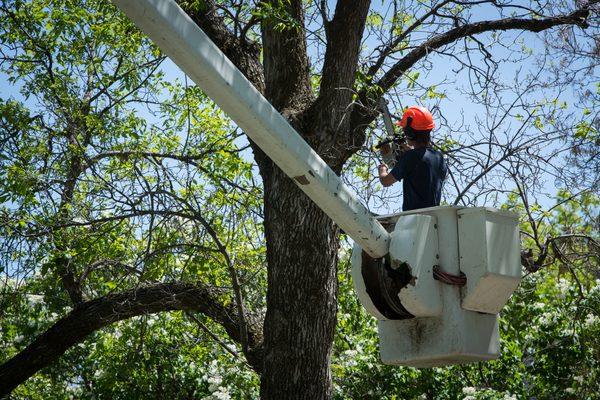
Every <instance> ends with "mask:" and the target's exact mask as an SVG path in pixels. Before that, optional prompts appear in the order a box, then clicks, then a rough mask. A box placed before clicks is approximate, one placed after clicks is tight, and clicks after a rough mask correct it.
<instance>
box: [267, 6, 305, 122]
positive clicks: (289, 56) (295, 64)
mask: <svg viewBox="0 0 600 400" xmlns="http://www.w3.org/2000/svg"><path fill="white" fill-rule="evenodd" d="M265 4H269V5H270V6H271V7H272V8H273V9H274V10H275V12H281V13H285V24H286V25H289V24H291V26H285V27H284V28H279V27H278V26H277V25H280V24H278V23H276V21H277V20H276V18H275V17H272V18H265V20H263V22H262V42H263V55H264V57H263V58H264V68H265V81H266V89H265V97H266V98H267V100H269V102H271V104H272V105H273V107H275V108H276V109H277V110H279V111H283V110H284V109H290V110H289V111H288V112H291V113H294V112H295V111H299V110H303V109H304V108H305V106H306V105H307V103H308V99H309V98H310V97H311V88H310V74H309V66H308V55H307V52H306V39H305V36H306V31H305V28H304V9H303V6H302V0H291V1H288V2H280V1H277V0H269V1H266V2H265Z"/></svg>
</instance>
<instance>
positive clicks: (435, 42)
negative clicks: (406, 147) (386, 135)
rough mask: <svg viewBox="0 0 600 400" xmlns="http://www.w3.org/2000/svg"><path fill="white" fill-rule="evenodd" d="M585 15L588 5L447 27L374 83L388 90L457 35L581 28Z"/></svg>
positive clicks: (458, 36) (584, 26) (457, 37)
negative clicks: (567, 11) (548, 14)
mask: <svg viewBox="0 0 600 400" xmlns="http://www.w3.org/2000/svg"><path fill="white" fill-rule="evenodd" d="M588 15H589V10H588V9H580V10H577V11H574V12H572V13H571V14H568V15H561V16H558V17H550V18H543V19H526V18H504V19H500V20H496V21H481V22H476V23H473V24H467V25H463V26H459V27H457V28H454V29H451V30H449V31H448V32H445V33H443V34H441V35H437V36H435V37H433V38H431V39H429V40H428V41H426V42H425V43H423V44H422V45H420V46H418V47H417V48H416V49H414V50H412V51H411V52H410V53H408V54H407V55H406V56H405V57H403V58H402V59H401V60H400V61H398V62H397V63H396V64H395V65H394V66H393V67H392V68H390V70H389V71H388V72H386V73H385V75H384V76H383V77H382V78H381V79H380V80H379V82H377V85H378V86H379V87H381V88H382V89H383V91H384V92H386V91H387V90H389V89H390V88H391V87H392V86H393V85H394V83H396V81H397V80H398V78H400V77H401V76H402V74H404V73H405V72H406V71H407V70H408V69H409V68H410V67H412V66H413V65H415V64H416V63H417V61H419V60H420V59H422V58H423V57H425V56H426V55H427V54H428V53H429V52H430V51H432V50H435V49H439V48H440V47H443V46H445V45H447V44H450V43H452V42H454V41H456V40H457V39H460V38H463V37H467V36H471V35H477V34H480V33H484V32H491V31H507V30H525V31H531V32H541V31H543V30H546V29H549V28H553V27H555V26H559V25H577V26H580V27H582V28H587V27H588V23H587V22H586V18H587V17H588Z"/></svg>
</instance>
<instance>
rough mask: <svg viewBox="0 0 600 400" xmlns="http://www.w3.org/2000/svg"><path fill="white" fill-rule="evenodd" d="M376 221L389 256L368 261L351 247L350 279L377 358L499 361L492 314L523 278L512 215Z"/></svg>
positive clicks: (486, 212) (464, 211) (407, 215)
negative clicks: (450, 280) (368, 318)
mask: <svg viewBox="0 0 600 400" xmlns="http://www.w3.org/2000/svg"><path fill="white" fill-rule="evenodd" d="M379 220H380V222H382V224H383V225H384V226H385V227H386V228H387V229H388V230H389V231H390V233H391V235H390V236H391V240H390V251H389V254H388V255H387V256H386V257H382V258H379V259H374V258H372V257H370V256H369V255H368V254H366V253H364V252H363V251H362V249H361V248H360V246H358V245H355V247H354V250H353V253H352V277H353V280H354V284H355V288H356V292H357V294H358V297H359V299H360V301H361V303H362V304H363V306H364V307H365V308H366V310H367V311H368V312H369V313H370V314H371V315H373V316H374V317H375V318H377V319H378V330H379V339H380V353H381V360H382V361H383V362H384V363H386V364H398V365H407V366H414V367H436V366H443V365H449V364H460V363H466V362H474V361H484V360H490V359H494V358H496V357H498V355H499V353H500V345H499V337H498V313H499V312H500V310H501V309H502V307H503V306H504V304H505V303H506V302H507V301H508V299H509V297H510V296H511V294H512V293H513V291H514V290H515V289H516V287H517V285H518V284H519V281H520V278H521V265H520V251H519V231H518V218H517V215H516V214H513V213H510V212H506V211H500V210H495V209H491V208H461V207H452V206H448V207H432V208H426V209H421V210H415V211H410V212H404V213H400V214H395V215H390V216H383V217H379ZM435 266H437V267H438V268H440V269H441V270H443V271H444V272H446V273H448V274H453V275H458V274H460V273H461V272H462V273H463V274H464V275H465V276H466V284H465V285H464V286H462V287H459V286H453V285H448V284H445V283H442V282H440V281H438V280H436V279H434V274H433V269H434V267H435Z"/></svg>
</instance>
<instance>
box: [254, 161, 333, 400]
mask: <svg viewBox="0 0 600 400" xmlns="http://www.w3.org/2000/svg"><path fill="white" fill-rule="evenodd" d="M264 186H265V234H266V240H267V260H268V265H269V269H268V292H267V314H266V318H265V327H264V335H265V353H264V368H263V373H262V377H261V398H262V399H286V400H288V399H289V400H292V399H310V400H316V399H328V398H330V397H331V394H332V386H331V373H330V369H329V364H330V363H329V361H330V356H331V349H332V344H333V335H334V331H335V326H336V312H337V279H336V265H337V251H338V245H339V239H338V236H339V229H338V228H337V226H336V225H335V224H334V223H333V222H332V221H331V220H330V219H329V217H327V216H326V215H325V214H324V213H323V212H322V211H321V210H320V209H319V208H318V207H317V206H316V205H315V203H314V202H312V201H311V200H310V199H309V198H308V197H307V196H305V195H304V193H302V192H301V191H300V190H299V189H298V187H297V186H296V185H295V183H293V182H292V180H291V179H289V178H288V177H287V176H285V175H284V174H283V173H282V172H281V170H279V168H274V169H273V171H272V173H271V174H270V175H269V176H266V177H265V182H264Z"/></svg>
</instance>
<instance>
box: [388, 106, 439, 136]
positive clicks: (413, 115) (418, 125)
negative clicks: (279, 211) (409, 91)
mask: <svg viewBox="0 0 600 400" xmlns="http://www.w3.org/2000/svg"><path fill="white" fill-rule="evenodd" d="M409 118H410V119H411V121H410V124H408V119H409ZM396 124H397V125H398V126H401V127H402V128H406V125H407V124H408V125H409V127H410V128H412V129H414V130H416V131H429V130H431V129H433V128H435V122H433V115H431V113H430V112H429V110H428V109H426V108H425V107H421V106H410V107H408V108H407V109H406V110H404V114H402V119H401V120H400V121H398V122H396Z"/></svg>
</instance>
